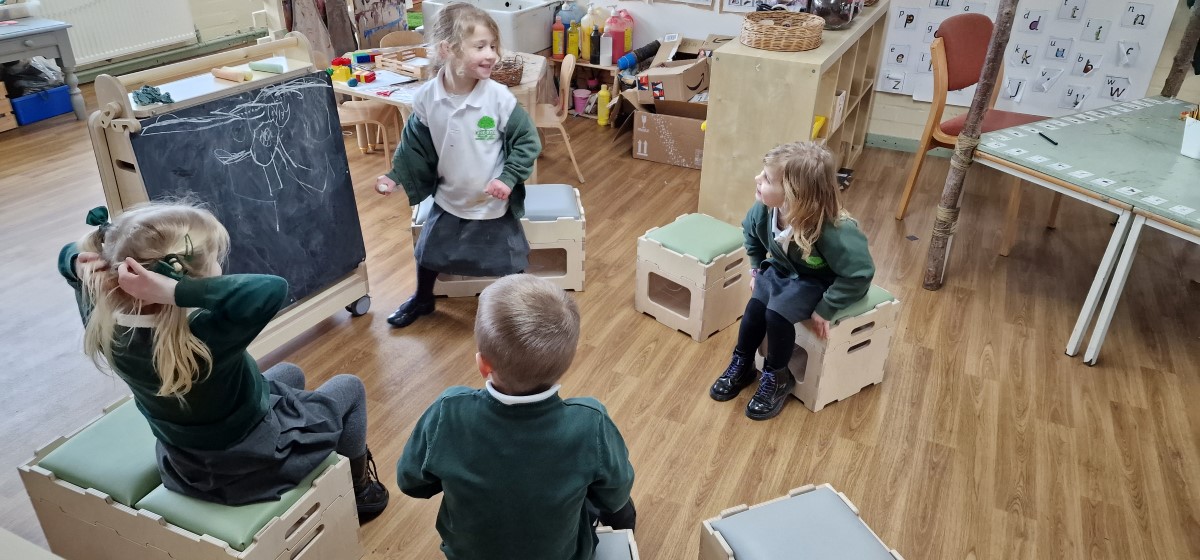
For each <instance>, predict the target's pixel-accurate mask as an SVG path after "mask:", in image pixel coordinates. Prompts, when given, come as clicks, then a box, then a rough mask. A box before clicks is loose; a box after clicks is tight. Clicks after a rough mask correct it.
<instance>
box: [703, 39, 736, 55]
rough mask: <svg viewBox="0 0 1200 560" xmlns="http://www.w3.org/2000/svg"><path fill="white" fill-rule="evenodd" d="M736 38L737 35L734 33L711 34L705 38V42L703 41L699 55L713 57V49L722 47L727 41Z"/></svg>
mask: <svg viewBox="0 0 1200 560" xmlns="http://www.w3.org/2000/svg"><path fill="white" fill-rule="evenodd" d="M734 39H736V37H734V36H732V35H709V36H708V37H707V38H705V39H704V42H703V43H701V45H700V48H699V49H698V50H697V55H699V56H704V57H706V58H712V55H713V51H715V50H717V49H718V48H720V47H721V45H724V44H725V43H728V42H730V41H732V40H734Z"/></svg>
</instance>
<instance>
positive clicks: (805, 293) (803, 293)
mask: <svg viewBox="0 0 1200 560" xmlns="http://www.w3.org/2000/svg"><path fill="white" fill-rule="evenodd" d="M830 284H832V282H826V281H823V280H819V279H817V278H813V277H811V276H801V277H799V278H788V277H787V276H784V275H782V274H780V273H779V271H778V270H775V267H773V266H771V265H769V264H767V263H765V262H764V263H763V266H762V268H761V269H760V270H759V271H758V277H757V278H755V279H754V293H753V294H752V295H751V296H750V297H751V298H753V299H756V300H758V301H761V302H762V303H763V305H765V306H766V307H767V309H769V310H771V311H774V312H776V313H778V314H780V315H781V316H783V318H784V319H787V321H788V322H789V323H799V322H800V321H803V320H805V319H808V318H810V317H812V314H813V311H816V309H817V304H818V303H820V302H821V298H822V297H823V296H824V295H825V290H828V289H829V285H830Z"/></svg>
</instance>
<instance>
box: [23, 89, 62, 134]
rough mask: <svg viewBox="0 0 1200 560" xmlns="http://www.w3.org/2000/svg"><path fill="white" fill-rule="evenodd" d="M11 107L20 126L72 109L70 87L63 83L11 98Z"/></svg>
mask: <svg viewBox="0 0 1200 560" xmlns="http://www.w3.org/2000/svg"><path fill="white" fill-rule="evenodd" d="M12 107H13V113H14V114H15V115H16V116H17V124H18V125H20V126H25V125H27V124H31V123H35V122H38V121H43V120H46V119H48V118H50V117H56V116H58V115H62V114H64V113H70V112H72V111H74V108H72V107H71V93H70V87H69V86H65V85H64V86H58V87H56V88H51V89H48V90H46V91H40V92H38V93H31V94H29V95H25V96H22V97H18V98H16V99H13V100H12Z"/></svg>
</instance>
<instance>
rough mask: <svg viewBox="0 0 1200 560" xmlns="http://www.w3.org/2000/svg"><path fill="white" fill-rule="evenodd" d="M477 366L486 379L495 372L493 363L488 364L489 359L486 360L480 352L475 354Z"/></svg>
mask: <svg viewBox="0 0 1200 560" xmlns="http://www.w3.org/2000/svg"><path fill="white" fill-rule="evenodd" d="M475 365H477V366H479V373H480V375H482V376H483V377H484V378H487V377H488V376H490V375H491V374H492V372H493V371H495V370H494V369H492V364H491V362H488V360H487V358H484V357H483V354H481V353H479V352H476V353H475Z"/></svg>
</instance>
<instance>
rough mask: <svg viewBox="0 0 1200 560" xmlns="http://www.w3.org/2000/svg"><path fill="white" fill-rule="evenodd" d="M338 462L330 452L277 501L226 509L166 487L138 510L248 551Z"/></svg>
mask: <svg viewBox="0 0 1200 560" xmlns="http://www.w3.org/2000/svg"><path fill="white" fill-rule="evenodd" d="M337 462H338V455H337V454H336V453H330V454H329V458H328V459H326V460H325V462H323V463H321V465H320V466H318V467H317V468H316V470H314V471H313V472H312V473H311V474H309V475H308V476H306V477H304V480H301V481H300V484H299V485H297V486H296V487H295V488H292V489H291V490H288V491H287V492H284V494H283V496H281V497H280V500H279V501H277V502H261V503H257V504H249V505H244V506H224V505H221V504H214V503H212V502H205V501H203V500H197V499H196V498H191V497H188V496H184V495H183V494H177V493H175V492H172V491H170V490H167V489H166V488H164V487H163V486H161V485H160V486H159V487H158V488H155V489H154V491H153V492H150V494H148V495H147V496H146V497H145V498H142V499H141V501H139V502H138V503H137V508H138V509H144V510H146V511H149V512H153V513H157V514H159V515H161V516H162V517H163V519H166V520H167V522H168V523H171V524H172V525H176V526H179V527H182V528H184V529H187V530H188V531H191V532H193V533H196V534H197V535H211V536H213V537H215V538H218V539H221V540H223V541H225V542H227V543H229V546H230V548H233V549H234V550H238V551H241V550H246V547H247V546H250V543H251V542H253V540H254V535H255V533H258V531H259V530H260V529H262V528H263V526H264V525H266V524H267V522H268V521H270V520H271V519H273V518H275V517H277V516H280V515H283V513H284V512H286V511H287V510H288V508H290V507H292V505H293V504H295V503H296V501H297V500H299V499H300V496H302V495H304V493H305V492H307V491H308V489H309V488H310V487H312V482H313V480H314V479H315V478H317V476H318V475H320V474H321V473H323V472H325V470H326V469H328V468H329V467H331V466H333V465H334V464H336V463H337Z"/></svg>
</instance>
